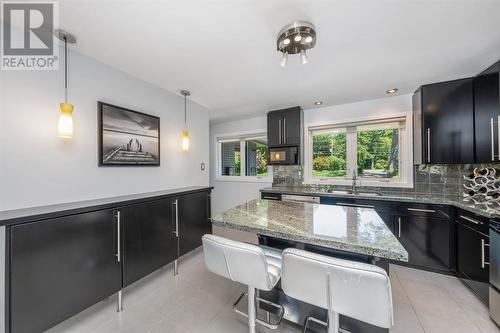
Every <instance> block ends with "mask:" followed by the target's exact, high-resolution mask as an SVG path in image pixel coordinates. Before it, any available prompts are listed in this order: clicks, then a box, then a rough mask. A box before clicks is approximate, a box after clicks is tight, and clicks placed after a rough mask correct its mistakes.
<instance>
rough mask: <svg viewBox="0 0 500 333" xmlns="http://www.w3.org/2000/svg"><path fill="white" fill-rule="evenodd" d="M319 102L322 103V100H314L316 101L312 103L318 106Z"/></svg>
mask: <svg viewBox="0 0 500 333" xmlns="http://www.w3.org/2000/svg"><path fill="white" fill-rule="evenodd" d="M321 104H323V101H316V102H314V105H317V106H319V105H321Z"/></svg>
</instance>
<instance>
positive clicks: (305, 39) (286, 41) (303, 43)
mask: <svg viewBox="0 0 500 333" xmlns="http://www.w3.org/2000/svg"><path fill="white" fill-rule="evenodd" d="M315 45H316V30H315V28H314V25H313V24H312V23H310V22H305V21H296V22H293V23H291V24H289V25H287V26H286V27H284V28H283V29H281V31H280V33H279V34H278V40H277V41H276V48H277V49H278V51H280V52H281V53H283V58H282V60H281V63H280V65H281V66H282V67H285V66H286V64H287V61H288V55H289V54H298V53H300V62H301V63H302V64H307V63H308V62H309V61H308V59H307V54H306V50H308V49H312V48H313V47H314V46H315Z"/></svg>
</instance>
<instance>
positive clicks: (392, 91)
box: [385, 88, 399, 94]
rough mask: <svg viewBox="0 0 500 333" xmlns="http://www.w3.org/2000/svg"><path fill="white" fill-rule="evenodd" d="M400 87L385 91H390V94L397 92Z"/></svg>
mask: <svg viewBox="0 0 500 333" xmlns="http://www.w3.org/2000/svg"><path fill="white" fill-rule="evenodd" d="M398 90H399V89H398V88H391V89H389V90H386V91H385V92H386V93H388V94H395V93H397V92H398Z"/></svg>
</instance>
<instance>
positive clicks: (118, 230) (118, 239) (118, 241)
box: [115, 210, 122, 262]
mask: <svg viewBox="0 0 500 333" xmlns="http://www.w3.org/2000/svg"><path fill="white" fill-rule="evenodd" d="M115 256H116V261H117V262H120V261H121V257H122V244H121V212H120V211H119V210H118V211H116V254H115Z"/></svg>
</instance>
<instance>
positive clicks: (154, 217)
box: [123, 199, 177, 286]
mask: <svg viewBox="0 0 500 333" xmlns="http://www.w3.org/2000/svg"><path fill="white" fill-rule="evenodd" d="M172 202H173V201H172V199H162V200H156V201H150V202H145V203H140V204H137V205H132V206H127V207H125V208H124V209H123V218H124V222H123V223H124V233H123V285H124V286H128V285H130V284H132V283H134V282H135V281H137V280H139V279H141V278H143V277H144V276H146V275H148V274H149V273H152V272H154V271H155V270H157V269H158V268H160V267H162V266H164V265H166V264H168V263H169V262H172V261H173V260H174V259H176V258H177V238H176V237H175V236H174V234H173V232H174V226H173V223H174V220H173V208H172Z"/></svg>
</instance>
